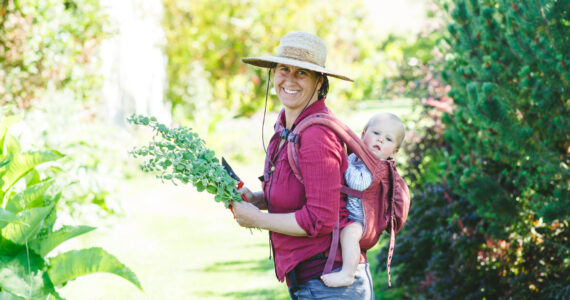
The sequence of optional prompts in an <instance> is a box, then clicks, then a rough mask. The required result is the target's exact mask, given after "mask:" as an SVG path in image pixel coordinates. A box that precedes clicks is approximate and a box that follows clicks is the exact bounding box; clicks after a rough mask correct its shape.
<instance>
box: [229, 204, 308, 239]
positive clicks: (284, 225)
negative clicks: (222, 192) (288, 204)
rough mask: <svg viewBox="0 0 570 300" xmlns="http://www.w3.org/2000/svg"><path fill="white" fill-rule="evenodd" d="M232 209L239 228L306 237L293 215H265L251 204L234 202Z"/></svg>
mask: <svg viewBox="0 0 570 300" xmlns="http://www.w3.org/2000/svg"><path fill="white" fill-rule="evenodd" d="M232 207H233V210H234V214H235V218H236V221H237V222H238V223H239V225H240V226H243V227H248V228H261V229H265V230H269V231H273V232H278V233H282V234H286V235H290V236H307V232H305V230H303V228H301V226H299V223H297V220H296V219H295V213H286V214H275V213H265V212H262V211H260V210H259V209H258V208H257V207H255V206H254V205H253V204H251V203H244V202H234V203H232Z"/></svg>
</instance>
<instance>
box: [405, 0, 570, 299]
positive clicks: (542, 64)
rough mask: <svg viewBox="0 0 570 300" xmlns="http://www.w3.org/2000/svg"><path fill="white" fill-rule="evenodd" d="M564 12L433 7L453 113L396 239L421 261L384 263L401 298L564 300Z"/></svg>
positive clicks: (520, 5) (567, 292)
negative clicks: (438, 14)
mask: <svg viewBox="0 0 570 300" xmlns="http://www.w3.org/2000/svg"><path fill="white" fill-rule="evenodd" d="M569 6H570V2H569V1H557V0H548V1H518V2H516V3H513V2H511V1H501V0H491V1H478V0H470V1H463V0H456V1H449V2H448V3H446V4H445V5H444V7H445V8H446V9H448V10H449V11H450V16H451V22H450V24H449V26H448V30H447V31H446V33H445V36H446V41H447V43H448V44H449V50H448V51H447V52H446V57H447V58H448V60H447V62H446V63H445V68H444V72H442V73H441V75H442V78H443V80H444V82H446V83H447V84H449V85H450V86H451V90H450V92H449V96H450V97H452V98H453V99H454V103H455V105H456V108H455V109H454V110H453V112H451V113H446V114H445V115H444V117H443V122H444V125H445V126H446V128H445V132H444V134H443V136H442V139H441V142H442V144H441V145H442V146H441V147H440V148H439V149H438V148H434V147H431V148H429V149H428V150H429V151H433V152H432V153H437V155H432V156H431V158H432V159H433V158H438V157H439V159H437V160H436V161H437V164H439V165H440V166H441V170H440V171H433V169H430V170H432V172H434V173H435V176H434V174H433V173H432V174H424V175H427V176H431V177H432V178H436V177H440V178H441V180H439V181H438V182H435V183H433V182H432V183H426V184H423V185H422V186H418V187H417V189H416V190H414V191H413V192H414V193H415V195H416V196H415V197H414V199H415V200H416V201H414V200H412V201H413V202H412V210H415V209H420V210H422V211H421V212H414V213H412V215H411V220H412V221H411V222H410V223H409V224H407V229H408V230H407V231H406V232H404V234H403V235H402V238H400V241H402V240H404V241H402V242H401V244H402V247H406V250H404V251H411V252H412V254H414V253H415V254H418V253H419V255H418V256H420V257H421V258H420V259H417V257H416V258H414V257H410V255H412V254H410V255H408V256H405V257H404V258H403V259H401V260H399V261H396V262H395V264H397V265H399V266H398V268H399V271H400V272H399V275H400V276H399V277H398V279H399V283H400V284H401V285H402V286H404V287H410V289H409V291H411V292H410V294H409V295H416V296H418V295H423V296H425V297H427V298H432V297H433V298H443V299H455V298H464V299H481V298H491V299H496V298H516V299H536V298H554V299H566V298H568V297H569V296H570V288H569V287H568V285H567V281H568V278H569V276H570V260H569V259H568V257H570V249H569V247H568V238H569V237H570V230H569V228H568V225H569V215H568V213H567V209H566V208H567V207H568V205H569V204H570V203H569V202H570V192H569V191H570V176H569V171H568V164H569V163H570V161H569V156H568V153H569V151H570V144H569V139H568V128H569V125H570V124H569V119H568V116H569V115H570V114H569V113H570V111H569V110H570V102H569V99H570V93H569V82H570V66H569V63H570V60H569V59H568V50H567V49H569V47H570V38H569V37H570V26H568V24H569V21H570V7H569ZM435 224H438V225H435ZM408 225H409V227H408ZM443 229H445V230H443ZM429 239H433V242H432V243H428V241H429ZM397 251H398V250H397ZM400 251H402V250H400ZM406 255H407V254H406ZM418 274H422V275H421V276H418ZM412 287H413V288H414V289H416V290H415V292H414V291H413V289H411V288H412ZM412 297H413V296H412Z"/></svg>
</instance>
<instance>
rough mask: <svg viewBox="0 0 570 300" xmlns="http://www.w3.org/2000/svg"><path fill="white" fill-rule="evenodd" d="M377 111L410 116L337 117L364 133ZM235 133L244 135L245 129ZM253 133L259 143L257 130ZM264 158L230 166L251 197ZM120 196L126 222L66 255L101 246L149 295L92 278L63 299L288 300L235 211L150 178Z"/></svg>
mask: <svg viewBox="0 0 570 300" xmlns="http://www.w3.org/2000/svg"><path fill="white" fill-rule="evenodd" d="M378 111H391V112H395V113H396V114H398V115H400V116H405V115H406V114H407V113H409V112H410V109H409V102H404V101H399V102H397V103H395V102H392V103H390V102H380V103H379V102H378V101H374V102H370V103H364V104H362V106H361V107H359V109H358V111H353V112H344V113H338V112H337V116H338V117H339V118H340V119H341V120H343V121H344V122H345V123H347V124H348V125H349V126H350V127H351V128H353V129H354V130H355V131H356V132H358V133H359V132H360V130H361V128H362V127H363V126H364V125H365V123H366V121H367V120H368V118H369V117H370V116H371V115H372V114H373V113H375V112H378ZM273 121H274V120H269V122H273ZM240 122H241V121H240ZM255 122H256V124H255V126H260V123H259V124H257V121H255ZM247 126H254V125H252V124H249V125H247ZM230 128H231V127H230ZM232 129H234V130H235V131H233V132H239V130H242V129H243V128H232ZM250 129H251V127H250ZM244 131H245V132H247V130H244ZM255 131H256V132H255V134H256V137H257V136H259V135H257V131H258V128H256V129H255ZM233 138H234V139H236V137H233ZM257 139H259V138H257ZM218 142H219V141H218ZM242 143H243V140H242ZM248 144H249V143H248ZM247 146H249V147H254V146H252V145H246V147H247ZM255 147H258V148H260V147H261V143H256V144H255ZM233 150H234V151H240V150H239V149H233ZM220 152H221V153H220ZM224 152H225V153H228V152H229V151H218V155H223V154H224ZM257 153H258V154H259V149H258V150H257ZM226 155H227V154H226ZM256 156H259V155H256ZM262 159H263V156H262V155H261V157H260V158H259V159H258V160H257V161H256V160H255V159H254V160H253V161H254V162H251V161H250V162H249V163H248V164H244V163H240V162H239V161H235V162H234V161H230V162H231V163H232V165H233V167H234V169H235V171H236V172H237V173H238V174H239V175H240V176H241V177H242V180H244V181H245V182H246V183H247V184H248V185H249V186H250V188H251V189H252V190H256V189H260V184H259V180H258V179H257V176H259V175H261V174H262V163H261V161H262ZM120 195H121V201H122V206H123V209H124V211H125V216H123V217H119V218H113V219H108V220H105V221H104V222H103V223H102V224H100V225H99V226H98V227H99V228H98V229H97V230H96V231H94V232H91V233H88V234H86V235H85V236H82V237H79V238H76V239H74V240H71V241H69V242H67V243H66V244H64V245H63V246H62V248H64V249H62V250H66V249H80V248H86V247H94V246H100V247H103V248H104V249H105V250H107V251H108V252H110V253H111V254H113V255H115V256H116V257H117V258H118V259H119V260H120V261H122V262H123V263H124V264H125V265H127V266H128V267H129V268H130V269H131V270H132V271H133V272H135V273H136V274H137V276H138V278H139V280H140V282H141V284H142V287H143V289H144V292H143V291H140V290H138V289H137V288H136V287H134V286H133V285H132V284H130V283H129V282H127V281H126V280H123V279H121V278H119V277H117V276H115V275H112V274H93V275H88V276H84V277H81V278H79V279H77V280H75V281H73V282H70V283H68V284H67V285H66V286H65V287H63V288H62V289H60V294H61V296H63V297H64V298H67V299H72V300H73V299H81V300H90V299H122V300H127V299H289V294H288V292H287V288H286V285H285V284H284V283H280V282H278V281H277V279H276V277H275V273H274V270H273V262H272V261H271V260H269V259H268V257H269V239H268V235H267V233H266V232H260V231H253V232H250V231H249V230H247V229H244V228H241V227H239V226H238V225H237V224H236V223H235V221H234V220H233V217H232V214H231V213H230V211H229V210H227V209H225V208H224V207H223V205H222V204H220V203H215V202H214V201H213V197H211V196H210V195H209V194H207V193H198V192H197V191H196V190H195V189H194V188H193V187H192V186H173V185H172V184H169V183H161V182H160V181H159V180H157V179H154V178H153V177H150V176H147V177H140V178H135V179H133V180H129V181H125V182H122V183H121V190H120ZM379 249H380V247H379V246H376V247H375V248H373V249H371V251H370V253H369V255H368V257H369V259H370V261H371V269H372V270H373V269H375V268H376V265H377V264H376V262H375V257H376V254H377V252H378V251H379ZM396 255H397V253H396ZM373 277H374V280H375V291H376V294H377V295H378V296H377V299H381V298H383V297H381V295H384V296H386V295H387V293H394V292H397V290H396V289H390V291H388V290H387V278H386V274H385V273H384V272H381V273H378V274H374V273H373ZM393 280H394V279H393Z"/></svg>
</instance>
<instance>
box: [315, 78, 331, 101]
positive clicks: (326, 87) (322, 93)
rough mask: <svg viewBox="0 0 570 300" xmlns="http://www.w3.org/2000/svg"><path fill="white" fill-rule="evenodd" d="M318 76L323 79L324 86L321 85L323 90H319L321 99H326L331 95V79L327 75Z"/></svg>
mask: <svg viewBox="0 0 570 300" xmlns="http://www.w3.org/2000/svg"><path fill="white" fill-rule="evenodd" d="M317 75H318V76H319V77H323V84H321V88H320V89H319V99H322V98H326V97H327V94H328V93H329V78H328V77H327V74H322V73H317Z"/></svg>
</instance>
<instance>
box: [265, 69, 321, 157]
mask: <svg viewBox="0 0 570 300" xmlns="http://www.w3.org/2000/svg"><path fill="white" fill-rule="evenodd" d="M275 66H276V64H272V65H271V67H270V68H268V69H267V86H266V88H265V105H264V107H263V119H262V121H261V143H262V144H263V151H264V152H265V156H267V147H266V146H265V117H266V115H267V97H268V94H269V83H270V82H271V69H273V68H275ZM315 73H316V72H315ZM316 74H317V75H318V76H319V78H321V77H322V76H323V74H322V73H316ZM318 84H319V83H318V81H317V83H315V88H314V89H313V93H311V97H309V99H308V100H307V103H306V104H305V107H303V110H301V112H300V113H299V115H297V117H296V118H295V121H293V126H292V127H291V129H290V130H291V131H293V129H295V122H296V121H297V119H298V118H299V116H300V115H301V114H303V112H304V111H305V109H307V106H309V103H310V102H311V99H313V96H315V92H316V91H317V86H318Z"/></svg>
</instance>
